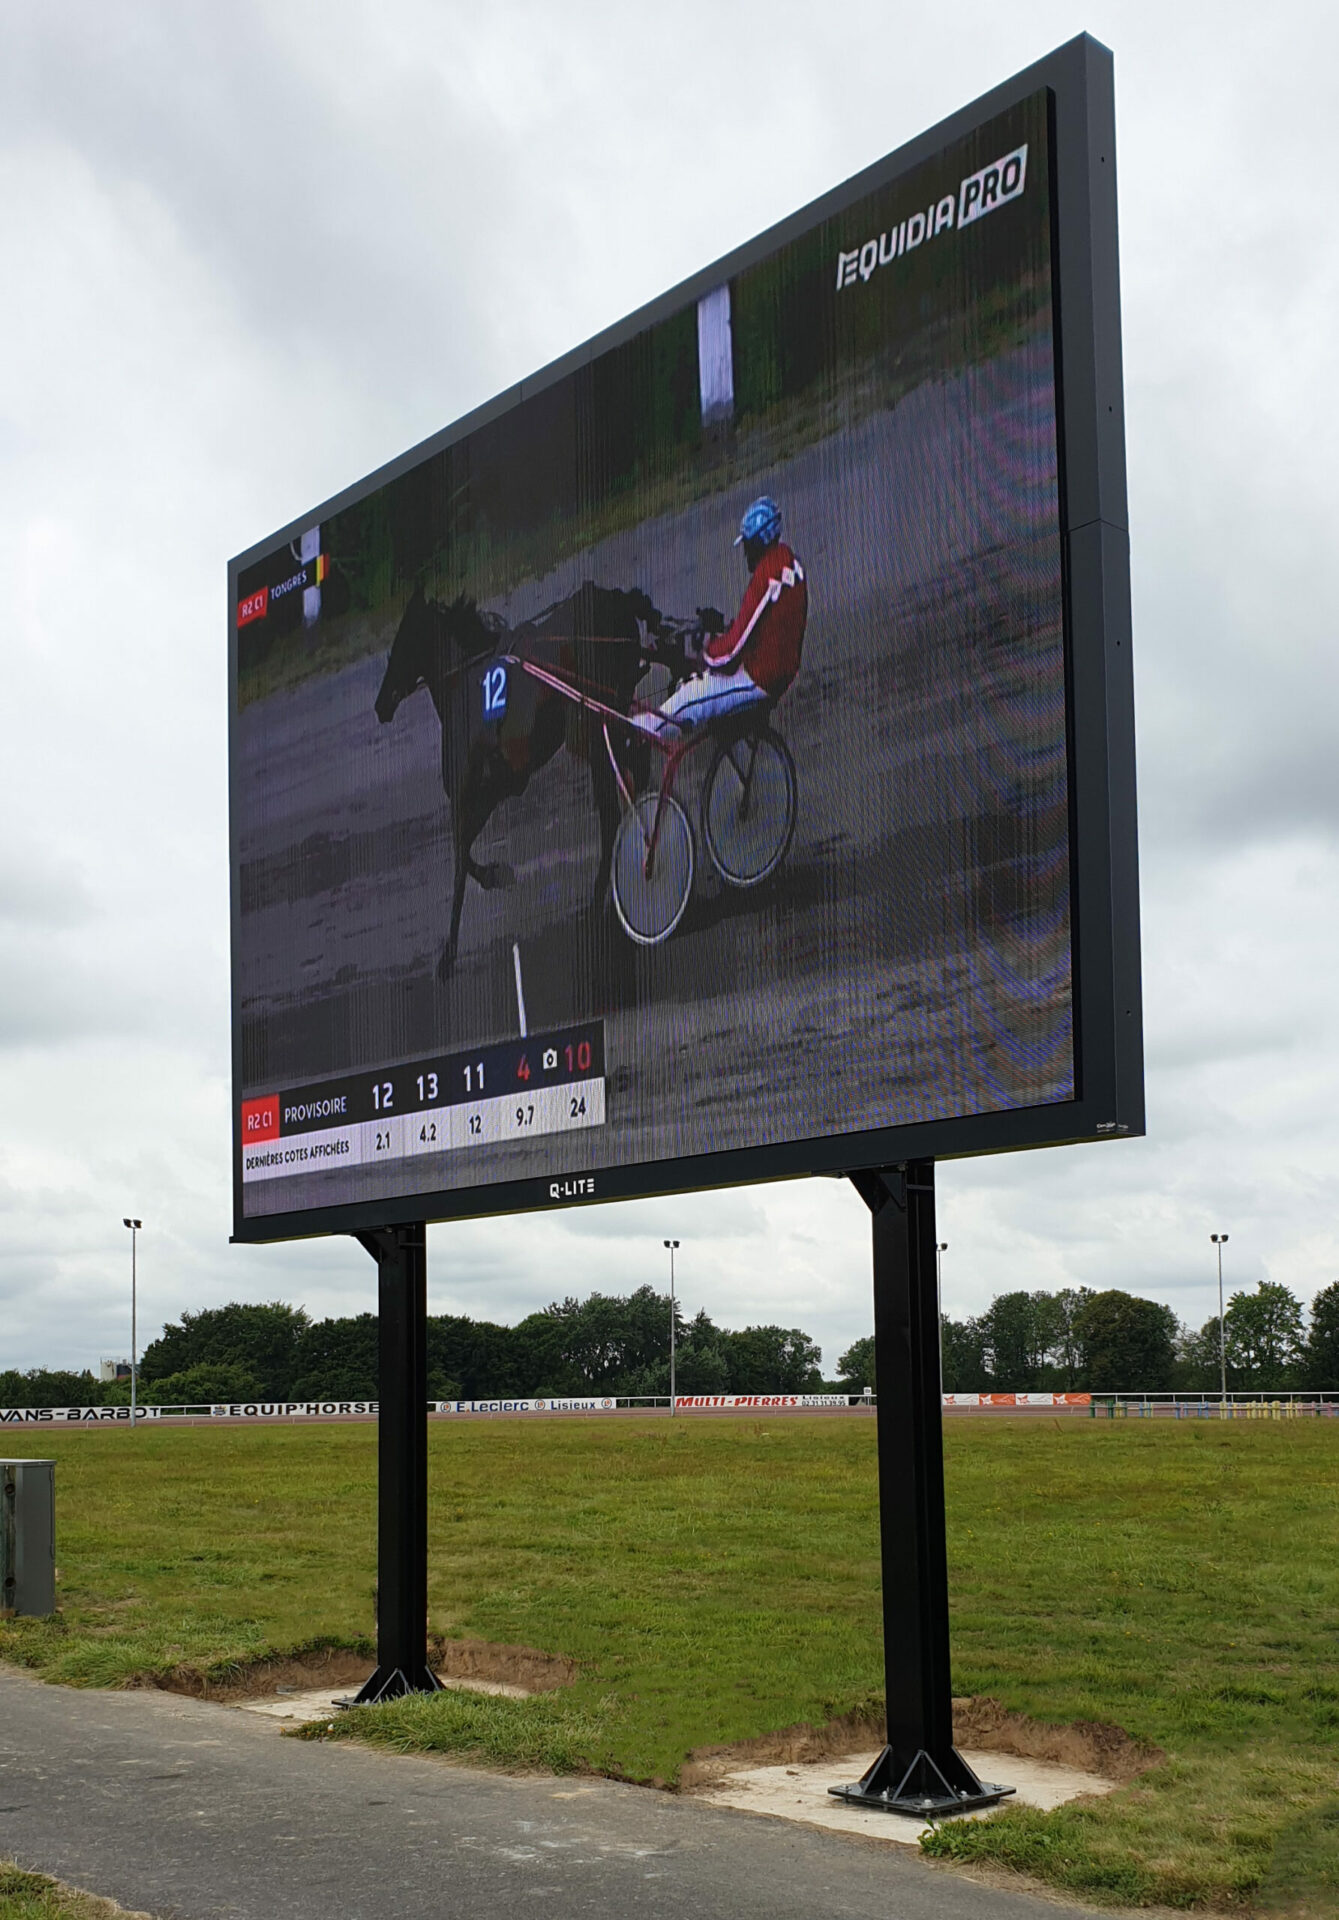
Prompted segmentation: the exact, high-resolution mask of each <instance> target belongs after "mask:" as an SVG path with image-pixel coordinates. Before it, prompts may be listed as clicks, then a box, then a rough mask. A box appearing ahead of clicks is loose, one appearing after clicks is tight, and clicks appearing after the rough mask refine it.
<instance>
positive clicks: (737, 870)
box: [702, 727, 798, 887]
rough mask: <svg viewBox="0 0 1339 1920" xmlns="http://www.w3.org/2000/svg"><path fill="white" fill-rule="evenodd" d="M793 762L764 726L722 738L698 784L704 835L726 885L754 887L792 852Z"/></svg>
mask: <svg viewBox="0 0 1339 1920" xmlns="http://www.w3.org/2000/svg"><path fill="white" fill-rule="evenodd" d="M797 791H798V787H797V783H796V779H795V762H794V761H793V760H792V759H791V757H790V749H789V747H787V745H786V743H785V741H784V740H783V739H782V738H781V737H780V735H779V734H775V733H773V732H772V730H771V728H770V727H769V728H767V729H766V730H765V731H763V732H760V733H741V734H740V735H738V737H737V738H735V739H733V740H725V741H722V743H721V745H720V746H719V747H718V748H717V749H716V757H715V759H714V760H713V761H712V763H711V768H710V771H709V772H708V774H707V780H706V785H705V786H704V787H703V789H702V837H703V839H704V840H705V841H706V843H707V852H708V853H709V854H710V855H711V863H712V865H713V866H714V867H715V869H716V871H717V873H719V874H720V876H721V878H722V880H724V881H725V883H726V885H727V886H731V887H756V886H757V885H758V884H759V882H760V881H763V880H765V879H766V878H767V876H768V874H769V873H775V872H776V870H777V868H778V867H779V866H780V865H781V862H782V861H783V860H784V859H785V857H786V855H787V853H788V852H789V851H790V843H791V839H792V837H793V835H794V832H795V798H796V793H797Z"/></svg>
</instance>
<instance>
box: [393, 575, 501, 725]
mask: <svg viewBox="0 0 1339 1920" xmlns="http://www.w3.org/2000/svg"><path fill="white" fill-rule="evenodd" d="M502 631H505V628H504V624H503V622H501V621H500V620H496V619H494V618H492V616H490V615H487V614H483V613H480V611H479V609H478V607H477V605H476V604H475V602H474V601H473V600H471V599H470V598H469V596H468V595H467V594H463V593H462V594H460V595H459V596H458V597H457V598H456V599H454V600H452V601H450V602H449V603H448V604H447V605H446V606H439V605H438V603H437V602H436V601H435V600H429V599H428V597H427V595H426V594H425V593H424V591H423V583H422V581H420V582H419V583H418V585H417V586H416V587H415V588H414V591H413V593H412V594H411V595H410V597H409V603H408V605H407V606H406V607H405V610H404V612H403V613H402V614H401V616H400V624H399V626H398V627H397V628H396V630H395V638H394V639H393V640H392V641H391V650H390V653H389V655H388V656H387V659H386V671H385V673H384V674H383V676H382V680H381V686H380V688H379V690H378V692H377V697H376V701H375V706H376V714H377V718H378V720H380V721H382V722H383V723H384V722H385V721H387V720H392V719H394V717H395V712H396V709H397V707H398V706H399V705H400V702H401V701H402V700H407V699H408V698H409V696H410V694H411V693H416V692H417V691H418V689H419V688H420V687H427V689H428V691H429V692H430V693H431V694H432V697H433V702H434V704H435V705H436V707H437V710H438V714H439V715H440V713H441V711H442V704H441V703H442V697H443V695H444V694H445V692H446V690H447V688H448V686H449V685H450V683H451V681H452V679H453V678H455V677H457V676H458V670H459V669H460V668H461V667H463V666H468V665H469V664H470V662H471V661H473V660H476V659H479V658H481V657H482V656H483V655H484V654H487V653H491V652H492V651H494V649H495V648H496V646H497V642H498V636H499V634H500V633H501V632H502Z"/></svg>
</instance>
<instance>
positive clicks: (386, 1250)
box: [353, 1224, 441, 1706]
mask: <svg viewBox="0 0 1339 1920" xmlns="http://www.w3.org/2000/svg"><path fill="white" fill-rule="evenodd" d="M357 1237H358V1239H359V1240H360V1241H361V1242H362V1244H363V1246H364V1247H365V1248H366V1249H367V1251H368V1252H369V1253H370V1254H371V1255H372V1257H373V1259H374V1260H375V1261H376V1263H377V1308H378V1314H379V1329H378V1333H379V1344H380V1355H379V1396H378V1397H379V1405H378V1420H377V1669H376V1672H375V1673H374V1674H373V1675H372V1677H371V1679H370V1680H369V1681H368V1682H367V1683H366V1685H365V1686H364V1687H363V1688H362V1690H361V1691H360V1692H359V1694H358V1695H357V1698H356V1699H355V1700H354V1702H353V1705H355V1706H368V1705H370V1704H371V1703H372V1702H373V1701H376V1700H396V1699H398V1698H399V1697H400V1696H401V1695H402V1694H406V1693H436V1692H438V1691H439V1689H440V1685H441V1683H440V1681H439V1680H438V1679H437V1676H436V1674H434V1673H433V1671H432V1669H431V1668H430V1666H429V1665H428V1354H427V1337H428V1327H427V1318H428V1257H427V1255H428V1233H427V1228H426V1227H425V1226H423V1225H422V1224H415V1225H413V1226H408V1227H381V1228H378V1229H377V1230H376V1231H375V1232H374V1233H360V1234H359V1235H358V1236H357Z"/></svg>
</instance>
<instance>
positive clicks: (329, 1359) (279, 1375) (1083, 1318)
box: [0, 1280, 1339, 1407]
mask: <svg viewBox="0 0 1339 1920" xmlns="http://www.w3.org/2000/svg"><path fill="white" fill-rule="evenodd" d="M669 1315H670V1302H669V1296H668V1294H662V1293H657V1292H656V1291H655V1290H654V1288H652V1287H649V1286H647V1287H639V1288H638V1289H637V1291H636V1292H635V1293H633V1294H629V1295H626V1296H623V1297H618V1296H614V1295H609V1294H601V1293H592V1294H590V1295H589V1297H588V1298H587V1299H585V1300H575V1299H570V1298H569V1299H566V1300H561V1301H554V1302H553V1304H552V1305H550V1306H548V1307H545V1308H544V1309H543V1310H542V1312H539V1313H532V1314H528V1315H527V1316H526V1318H525V1319H523V1320H521V1321H519V1322H518V1323H517V1325H516V1326H514V1327H504V1326H500V1325H498V1324H497V1323H495V1322H493V1321H489V1320H472V1319H470V1318H469V1317H468V1316H467V1315H464V1314H434V1315H431V1316H429V1319H428V1394H429V1397H430V1398H431V1399H434V1400H489V1399H495V1398H504V1397H505V1398H508V1399H512V1398H517V1399H519V1398H526V1397H529V1396H536V1397H539V1396H542V1397H543V1398H545V1399H549V1398H563V1397H569V1396H571V1397H576V1396H581V1395H587V1394H601V1395H603V1394H611V1395H617V1396H619V1397H633V1396H637V1395H651V1394H660V1395H663V1394H667V1393H668V1392H669V1351H668V1347H669V1324H670V1321H669ZM940 1327H941V1350H942V1354H943V1379H944V1390H945V1391H946V1392H948V1393H973V1392H986V1393H989V1392H997V1393H1027V1392H1036V1391H1043V1392H1044V1391H1045V1390H1046V1389H1048V1388H1050V1389H1054V1390H1067V1391H1075V1390H1082V1389H1090V1390H1093V1391H1096V1392H1102V1391H1104V1390H1105V1391H1110V1392H1114V1393H1121V1392H1125V1393H1133V1392H1137V1391H1139V1390H1141V1389H1145V1390H1147V1391H1149V1392H1163V1391H1167V1390H1170V1389H1179V1390H1181V1391H1184V1392H1190V1393H1213V1392H1216V1391H1217V1388H1218V1384H1219V1332H1218V1316H1217V1315H1216V1314H1215V1315H1214V1317H1213V1318H1212V1319H1211V1320H1208V1321H1206V1323H1205V1324H1204V1326H1203V1327H1201V1328H1200V1329H1199V1330H1198V1331H1195V1330H1194V1329H1192V1328H1189V1327H1186V1326H1183V1325H1182V1324H1181V1323H1180V1322H1179V1321H1178V1319H1177V1317H1176V1315H1175V1314H1174V1313H1173V1312H1172V1309H1171V1308H1170V1307H1165V1306H1162V1305H1160V1304H1159V1303H1158V1302H1157V1301H1154V1300H1144V1299H1141V1298H1139V1297H1138V1296H1137V1295H1135V1294H1130V1293H1124V1292H1122V1291H1120V1290H1119V1289H1115V1288H1113V1289H1108V1290H1106V1291H1103V1292H1098V1291H1094V1290H1092V1289H1090V1288H1087V1287H1073V1288H1068V1287H1067V1288H1062V1289H1061V1290H1060V1291H1059V1292H1057V1293H1045V1292H1033V1293H1028V1292H1024V1291H1021V1290H1020V1291H1016V1292H1011V1293H1002V1294H998V1295H997V1296H996V1298H995V1299H994V1300H992V1301H991V1303H990V1305H989V1307H988V1308H987V1309H986V1311H985V1312H984V1313H983V1314H981V1315H979V1316H978V1317H977V1318H975V1319H964V1320H954V1319H953V1318H951V1317H950V1316H949V1315H947V1314H946V1315H944V1316H943V1318H942V1320H941V1322H940ZM1223 1329H1224V1342H1225V1346H1226V1351H1227V1384H1228V1388H1229V1390H1230V1391H1233V1392H1246V1393H1270V1392H1276V1391H1281V1390H1286V1389H1288V1388H1294V1387H1295V1388H1302V1389H1306V1388H1313V1389H1317V1390H1328V1391H1339V1282H1336V1283H1335V1284H1334V1285H1332V1286H1329V1287H1326V1288H1324V1289H1323V1290H1322V1291H1321V1292H1320V1293H1318V1294H1317V1295H1316V1298H1315V1299H1314V1300H1313V1301H1312V1303H1311V1311H1310V1314H1309V1315H1307V1314H1306V1313H1304V1311H1303V1309H1302V1306H1301V1304H1300V1302H1299V1301H1298V1300H1297V1299H1296V1298H1295V1297H1294V1295H1293V1294H1292V1293H1290V1292H1289V1290H1288V1288H1287V1287H1285V1286H1281V1285H1280V1284H1279V1283H1278V1282H1276V1281H1268V1280H1266V1281H1262V1282H1261V1283H1260V1285H1259V1286H1258V1287H1256V1288H1255V1290H1254V1292H1240V1293H1234V1294H1233V1295H1232V1298H1231V1300H1230V1302H1229V1304H1228V1306H1227V1310H1226V1312H1225V1313H1224V1316H1223ZM675 1347H676V1357H677V1358H676V1368H675V1378H676V1385H677V1386H678V1389H679V1391H680V1392H681V1393H813V1392H817V1391H821V1390H822V1389H824V1388H831V1389H845V1390H849V1391H852V1392H859V1391H860V1390H861V1389H862V1388H864V1387H865V1386H870V1387H872V1386H873V1385H874V1340H873V1336H872V1335H870V1336H868V1337H866V1338H865V1339H863V1340H857V1341H856V1342H855V1343H854V1344H853V1345H852V1346H851V1347H850V1348H848V1350H847V1351H846V1352H845V1353H844V1354H842V1356H841V1358H840V1359H839V1361H838V1363H837V1378H836V1379H835V1380H834V1379H827V1380H825V1379H824V1378H823V1375H822V1371H821V1362H822V1354H821V1352H820V1349H819V1347H818V1344H817V1342H816V1341H814V1340H813V1339H811V1338H810V1336H809V1335H808V1334H807V1333H805V1332H804V1331H803V1330H802V1329H801V1328H799V1327H778V1326H765V1327H745V1328H743V1329H742V1331H731V1330H729V1329H727V1328H723V1327H718V1326H716V1325H715V1323H714V1322H713V1321H712V1320H711V1318H710V1317H709V1316H708V1315H707V1314H706V1313H705V1312H703V1313H699V1314H697V1315H696V1316H695V1317H694V1318H692V1319H687V1318H686V1317H685V1315H684V1313H683V1308H682V1305H681V1303H679V1302H677V1301H676V1303H675ZM139 1380H140V1393H141V1397H142V1398H143V1400H144V1401H145V1402H146V1403H147V1404H149V1405H154V1404H157V1405H159V1406H182V1405H194V1406H199V1405H209V1404H212V1403H216V1402H219V1401H239V1400H240V1401H246V1400H371V1399H375V1398H376V1394H377V1317H376V1315H375V1314H372V1313H362V1314H357V1315H354V1316H352V1317H347V1318H343V1319H334V1320H313V1319H312V1318H311V1317H310V1315H309V1314H308V1313H307V1312H306V1311H305V1309H304V1308H302V1307H293V1306H288V1305H286V1304H285V1303H284V1302H282V1301H273V1302H271V1303H270V1304H269V1305H262V1306H247V1305H242V1304H240V1303H238V1302H233V1303H232V1304H231V1305H229V1306H226V1307H205V1308H202V1309H201V1310H200V1311H199V1312H197V1313H183V1314H182V1316H181V1318H180V1320H178V1321H171V1322H169V1323H168V1325H167V1326H165V1327H164V1328H163V1331H162V1333H161V1334H160V1336H159V1337H158V1339H156V1340H154V1341H151V1342H150V1344H149V1345H148V1346H147V1347H146V1348H145V1351H144V1356H143V1359H142V1360H141V1362H140V1372H139ZM129 1398H130V1388H129V1385H128V1384H127V1383H125V1382H118V1383H116V1384H107V1383H104V1382H102V1381H99V1380H97V1379H96V1378H95V1377H94V1375H93V1374H91V1373H87V1372H85V1373H78V1372H62V1371H59V1370H53V1369H48V1368H40V1367H39V1368H34V1369H33V1370H31V1371H30V1372H27V1373H19V1372H17V1371H15V1370H13V1369H11V1370H9V1371H0V1406H9V1407H23V1406H29V1407H32V1406H98V1405H115V1404H124V1403H125V1402H126V1401H128V1400H129Z"/></svg>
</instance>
